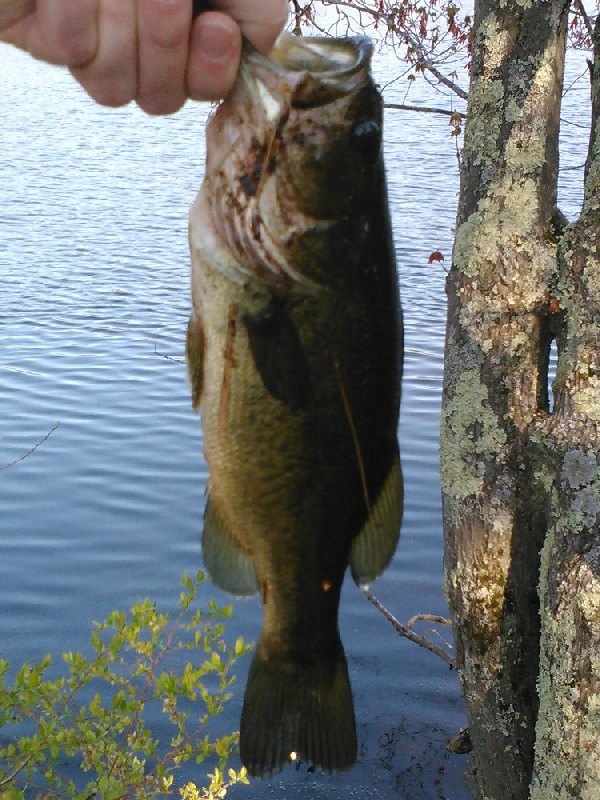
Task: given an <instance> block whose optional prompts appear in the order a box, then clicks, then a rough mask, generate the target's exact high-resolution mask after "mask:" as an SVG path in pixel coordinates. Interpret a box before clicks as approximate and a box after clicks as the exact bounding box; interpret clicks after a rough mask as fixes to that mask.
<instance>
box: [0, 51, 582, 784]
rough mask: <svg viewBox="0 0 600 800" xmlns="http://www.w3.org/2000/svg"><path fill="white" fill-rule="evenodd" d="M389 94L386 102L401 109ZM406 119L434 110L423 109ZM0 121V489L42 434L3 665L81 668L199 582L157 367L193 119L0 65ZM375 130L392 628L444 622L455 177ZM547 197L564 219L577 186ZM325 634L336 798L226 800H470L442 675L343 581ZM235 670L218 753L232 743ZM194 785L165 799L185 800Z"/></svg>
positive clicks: (169, 409) (6, 532)
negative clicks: (346, 756)
mask: <svg viewBox="0 0 600 800" xmlns="http://www.w3.org/2000/svg"><path fill="white" fill-rule="evenodd" d="M396 91H397V93H398V96H397V97H394V96H393V89H391V90H390V93H388V99H390V100H393V99H395V100H396V101H401V100H402V94H403V90H401V89H397V90H396ZM574 97H575V99H574V101H573V102H574V103H575V108H576V106H577V104H581V105H583V100H582V99H581V96H580V98H579V100H578V99H577V96H574ZM421 99H422V100H423V101H424V102H432V103H435V104H437V105H439V104H440V100H439V98H437V97H436V96H435V93H434V92H432V93H431V95H430V96H423V98H421ZM412 100H413V101H414V97H413V98H412ZM0 112H1V118H2V126H1V128H0V176H1V180H2V193H1V199H0V436H1V437H2V438H1V439H0V467H2V465H4V464H8V463H9V462H12V461H13V460H15V459H18V458H20V456H22V455H23V454H25V453H27V452H28V451H29V450H30V449H31V448H32V447H33V445H35V444H36V442H38V441H40V440H41V439H43V438H44V437H45V436H46V434H47V433H48V432H49V431H50V430H52V428H53V427H54V426H55V424H56V423H57V422H60V427H59V428H58V429H57V430H55V431H54V432H53V433H52V435H51V436H50V437H49V438H48V440H47V441H45V442H44V443H43V444H42V445H41V446H40V447H39V448H38V449H37V450H36V451H35V452H34V453H33V454H32V455H31V456H29V457H27V458H25V459H24V460H21V461H19V462H18V463H16V464H15V465H14V466H11V467H10V468H9V469H4V470H1V471H0V657H1V658H7V659H8V660H9V661H10V662H11V663H12V664H14V665H15V666H17V665H20V664H22V663H23V662H24V661H35V660H37V659H40V658H41V657H42V656H43V655H44V654H46V653H48V652H50V653H53V654H54V655H55V656H58V655H59V654H60V653H62V652H63V651H67V650H81V649H85V648H86V647H87V645H88V642H89V634H90V630H91V624H90V623H91V620H100V619H103V618H104V617H105V616H106V615H107V613H108V612H110V611H111V610H112V609H114V608H119V609H121V610H126V609H128V608H129V607H130V606H131V605H132V603H134V602H135V601H136V600H137V599H139V598H141V597H146V596H150V597H151V598H152V599H153V600H156V601H157V602H158V604H159V607H161V608H163V609H174V608H175V606H176V604H177V599H178V596H179V589H180V576H181V574H182V573H183V571H184V570H187V571H188V572H190V573H193V572H195V571H196V570H197V569H199V568H200V567H201V557H200V544H199V537H200V528H201V519H202V512H203V508H204V486H205V481H206V478H207V471H206V465H205V462H204V460H203V458H202V436H201V429H200V423H199V420H198V418H197V417H196V416H195V414H193V412H192V410H191V407H190V398H189V393H188V389H187V385H186V379H185V368H184V366H183V364H182V363H180V362H178V361H174V360H169V359H166V358H164V357H162V355H160V354H163V355H167V356H170V357H172V358H174V359H180V358H182V355H183V348H184V337H185V327H186V323H187V317H188V313H189V286H188V284H189V257H188V250H187V212H188V209H189V207H190V205H191V203H192V201H193V199H194V196H195V194H196V192H197V189H198V187H199V185H200V181H201V177H202V170H203V159H204V151H203V148H204V138H203V130H204V122H205V118H206V113H207V108H206V107H204V106H198V105H193V104H188V106H186V108H185V109H183V110H182V111H181V112H180V113H178V114H177V115H175V116H174V117H170V118H167V119H152V118H149V117H146V116H145V115H143V114H142V113H141V112H140V111H139V110H138V109H137V108H134V107H131V108H126V109H120V110H107V109H102V108H99V107H97V106H95V105H94V104H93V103H92V102H91V101H90V100H88V99H87V98H86V96H85V95H84V94H83V92H82V91H81V90H80V89H79V88H78V87H77V86H76V84H75V83H74V82H73V81H72V79H71V78H70V77H69V76H68V75H67V74H66V73H64V72H62V71H60V70H58V69H55V68H52V67H49V66H46V65H43V64H38V63H35V62H33V61H31V60H29V59H27V58H26V57H23V56H21V55H20V54H18V53H16V52H14V51H13V50H11V49H9V48H7V47H0ZM387 119H388V122H387V129H386V137H385V138H386V160H387V168H388V174H389V183H390V199H391V204H392V215H393V221H394V227H395V234H396V243H397V254H398V265H399V271H400V280H401V287H402V300H403V306H404V311H405V322H406V360H405V379H404V388H403V406H402V418H401V425H400V442H401V448H402V460H403V467H404V475H405V480H406V512H405V521H404V526H403V532H402V536H401V540H400V544H399V547H398V551H397V553H396V556H395V558H394V561H393V563H392V565H391V566H390V568H389V569H388V571H387V572H386V573H385V575H384V576H383V577H382V578H381V579H380V580H379V581H378V582H377V583H376V585H375V586H374V587H373V591H374V593H375V594H376V595H377V597H378V598H379V599H380V600H381V601H382V602H383V603H384V604H385V605H386V606H387V607H388V608H389V609H390V610H391V611H392V612H393V613H394V614H395V615H396V617H397V618H399V619H400V620H401V621H406V620H407V619H409V618H410V617H412V616H413V615H414V614H418V613H421V612H427V613H430V614H444V615H446V614H447V610H446V607H445V603H444V599H443V595H442V589H441V583H442V530H441V513H440V489H439V482H438V474H437V471H438V444H437V438H438V424H439V405H440V393H441V381H442V364H443V335H444V322H445V294H444V280H445V273H444V269H443V267H442V266H441V265H440V264H436V263H434V264H433V265H429V264H428V256H429V255H430V253H431V252H432V251H433V250H438V249H439V250H441V252H442V253H443V254H444V256H445V258H446V264H448V263H449V260H450V253H451V243H452V227H453V224H454V217H455V205H456V196H457V189H458V178H457V162H456V151H455V141H454V140H453V139H452V138H451V137H450V135H449V131H450V128H449V126H448V123H447V119H446V118H444V117H439V116H433V115H416V114H406V113H405V114H400V113H398V112H390V113H389V114H388V118H387ZM579 121H580V122H581V121H582V120H579ZM567 133H568V134H569V136H570V138H569V139H568V141H567V143H566V145H565V152H566V161H568V162H569V163H570V164H582V163H583V160H584V152H583V151H582V150H581V141H580V139H577V138H576V137H577V136H579V137H581V136H584V135H585V132H581V131H580V130H579V129H576V128H574V127H573V128H572V129H571V130H569V131H567ZM574 137H575V138H574ZM565 178H566V180H567V183H566V184H565V186H566V195H567V201H566V203H565V204H564V206H563V210H565V211H567V212H568V213H570V214H571V215H572V214H574V213H575V211H576V206H577V202H578V200H579V194H578V192H579V188H578V181H579V179H580V172H569V173H565ZM156 351H158V354H157V352H156ZM210 597H216V598H217V600H218V601H219V602H221V603H229V602H230V598H229V597H227V596H226V595H223V594H221V593H220V592H218V590H216V589H214V588H213V587H212V585H211V584H210V583H206V584H205V585H204V587H203V598H202V602H206V601H207V600H208V599H209V598H210ZM340 625H341V631H342V638H343V640H344V643H345V647H346V652H347V655H348V662H349V670H350V677H351V680H352V684H353V688H354V696H355V705H356V716H357V723H358V735H359V749H360V756H359V761H358V764H357V766H356V767H355V769H354V770H352V771H351V772H350V773H348V774H343V775H335V776H323V775H320V774H310V773H307V772H306V770H305V769H303V768H300V769H299V770H295V769H294V768H292V767H290V768H288V769H287V770H285V771H284V772H283V773H282V774H281V775H278V776H276V777H275V778H273V779H271V780H269V781H266V782H261V781H253V782H252V784H251V785H250V787H239V788H236V789H234V790H232V791H231V792H230V795H229V796H231V797H232V798H258V797H273V798H277V800H285V798H326V797H327V798H333V799H334V800H335V798H340V799H341V798H363V797H364V798H367V797H381V798H394V797H397V798H406V799H407V800H431V799H432V798H446V800H467V798H468V793H467V791H466V789H465V788H464V785H463V783H462V778H461V775H462V770H463V767H464V757H463V756H455V755H449V754H448V753H447V752H446V743H447V740H448V739H449V738H450V737H451V736H453V735H454V734H455V733H456V732H457V731H458V730H459V728H460V727H461V726H462V725H463V724H464V715H463V711H462V703H461V699H460V695H459V687H458V681H457V677H456V675H455V673H453V672H451V671H449V670H448V668H447V667H446V666H445V665H444V664H443V663H442V662H441V661H440V660H438V659H437V658H436V657H435V656H433V655H431V654H430V653H428V652H426V651H424V650H422V649H420V648H419V647H417V646H416V645H414V644H411V643H410V642H408V641H407V640H404V639H401V638H399V637H398V636H397V635H396V633H395V632H394V630H393V629H392V628H391V626H390V625H389V623H388V622H387V621H386V620H385V619H384V617H383V616H382V615H381V614H380V613H379V612H378V611H377V610H376V609H375V608H374V607H373V606H372V605H371V604H370V603H369V602H368V601H367V600H366V598H365V597H364V596H363V594H362V593H361V592H360V591H359V590H357V588H356V587H355V586H354V584H353V583H352V582H351V581H347V583H346V585H345V587H344V591H343V598H342V608H341V614H340ZM259 627H260V604H259V602H258V600H257V599H254V600H246V601H239V602H236V603H235V605H234V617H233V620H232V621H231V622H230V623H229V634H230V636H231V638H232V639H235V637H236V636H238V635H239V634H242V635H243V636H244V637H245V638H246V639H248V640H255V639H256V637H257V634H258V631H259ZM440 633H441V634H442V635H443V636H444V637H446V638H449V634H448V632H447V631H445V630H443V629H442V630H441V631H440ZM434 638H435V635H434ZM436 641H439V640H438V639H436ZM248 663H249V657H246V658H245V659H243V661H242V663H241V665H240V669H239V678H238V683H237V684H236V688H235V696H234V699H233V700H232V701H231V703H230V704H229V706H228V709H227V711H226V712H225V714H224V716H223V718H222V719H219V721H218V729H219V730H221V731H222V730H227V729H228V730H233V729H235V728H237V726H238V723H239V713H240V709H241V702H242V694H243V687H244V684H245V676H246V671H247V668H248ZM204 766H205V765H203V768H204ZM234 766H236V765H234ZM205 771H206V770H205V769H203V771H202V772H201V771H200V768H198V769H197V770H193V769H192V770H191V771H190V772H189V773H186V775H185V778H186V779H188V780H190V779H193V780H196V781H197V782H198V784H199V785H201V784H202V782H203V780H204V778H203V774H205Z"/></svg>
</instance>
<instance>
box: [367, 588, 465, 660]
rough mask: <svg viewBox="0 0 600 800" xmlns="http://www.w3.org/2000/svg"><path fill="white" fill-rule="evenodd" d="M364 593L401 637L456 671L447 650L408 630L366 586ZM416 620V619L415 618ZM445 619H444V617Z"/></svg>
mask: <svg viewBox="0 0 600 800" xmlns="http://www.w3.org/2000/svg"><path fill="white" fill-rule="evenodd" d="M362 590H363V592H364V593H365V595H366V596H367V598H368V599H369V600H370V601H371V602H372V603H373V605H374V606H375V608H378V609H379V611H381V613H382V614H383V616H384V617H385V618H386V619H387V620H388V621H389V622H391V623H392V625H393V626H394V628H395V629H396V631H397V632H398V633H399V634H400V636H405V637H406V638H407V639H410V641H411V642H414V643H415V644H418V645H419V646H420V647H424V648H425V649H426V650H429V652H430V653H434V655H436V656H438V657H439V658H441V659H442V661H444V662H445V663H446V664H448V666H449V667H450V668H451V669H456V668H457V667H456V661H454V659H453V658H451V657H450V656H449V655H448V653H447V652H446V651H445V650H442V648H441V647H438V646H437V645H435V644H433V643H432V642H430V641H429V639H426V638H425V637H424V636H418V635H417V634H416V633H415V632H414V631H412V630H411V629H410V628H408V627H407V626H406V625H403V624H402V623H401V622H398V620H397V619H396V617H395V616H394V615H393V614H392V613H391V612H390V611H388V610H387V608H386V607H385V606H384V605H383V604H382V603H380V602H379V600H378V599H377V598H376V597H374V595H372V594H371V592H370V591H369V590H368V589H367V587H366V586H363V587H362ZM413 619H414V617H413ZM442 619H443V617H442Z"/></svg>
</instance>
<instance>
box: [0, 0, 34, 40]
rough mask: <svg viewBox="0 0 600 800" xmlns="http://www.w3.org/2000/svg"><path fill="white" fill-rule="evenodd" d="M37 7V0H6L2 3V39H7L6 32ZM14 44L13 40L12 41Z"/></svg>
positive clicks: (0, 12) (0, 11)
mask: <svg viewBox="0 0 600 800" xmlns="http://www.w3.org/2000/svg"><path fill="white" fill-rule="evenodd" d="M34 9H35V0H4V2H3V3H1V4H0V39H2V41H3V42H4V41H6V39H5V38H4V32H5V31H6V30H7V28H10V27H12V26H13V25H16V23H17V22H19V21H20V20H22V19H24V18H25V17H26V16H27V15H28V14H31V12H32V11H33V10H34ZM11 44H12V42H11Z"/></svg>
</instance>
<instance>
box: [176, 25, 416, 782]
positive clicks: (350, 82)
mask: <svg viewBox="0 0 600 800" xmlns="http://www.w3.org/2000/svg"><path fill="white" fill-rule="evenodd" d="M371 53H372V45H371V43H370V41H369V40H368V39H366V38H352V39H337V40H336V39H317V38H313V39H300V38H296V37H293V36H290V35H283V36H282V37H281V39H280V40H279V42H278V43H277V45H276V46H275V48H274V50H273V52H272V53H271V54H270V57H267V56H264V55H261V54H260V53H258V52H257V51H255V50H254V49H253V48H252V47H251V46H249V45H247V46H246V49H245V52H244V56H243V59H242V65H241V68H240V73H239V78H238V80H237V83H236V86H235V88H234V91H233V93H232V94H231V95H230V96H229V97H228V98H227V99H226V100H225V101H224V102H223V103H222V104H221V105H220V107H219V108H218V110H217V111H216V113H215V114H214V115H213V117H212V118H211V120H210V121H209V124H208V126H207V132H206V137H207V161H206V173H205V178H204V182H203V184H202V187H201V189H200V192H199V194H198V198H197V200H196V202H195V203H194V205H193V207H192V210H191V213H190V246H191V256H192V301H193V312H192V316H191V319H190V324H189V328H188V338H187V358H188V370H189V375H190V380H191V385H192V394H193V405H194V407H195V408H196V409H198V410H199V411H200V412H201V416H202V426H203V433H204V452H205V456H206V460H207V462H208V466H209V472H210V480H209V487H208V500H207V505H206V511H205V516H204V532H203V556H204V561H205V565H206V568H207V570H208V571H209V573H210V575H211V577H212V579H213V581H214V582H215V583H216V584H217V585H218V586H220V587H222V588H223V589H224V590H226V591H228V592H231V593H233V594H236V595H244V594H252V593H254V592H256V591H258V592H260V594H261V596H262V601H263V609H264V616H263V627H262V632H261V635H260V639H259V641H258V643H257V646H256V651H255V654H254V658H253V661H252V664H251V667H250V673H249V677H248V683H247V687H246V692H245V698H244V707H243V711H242V719H241V729H240V753H241V758H242V761H243V763H244V764H245V765H246V767H247V768H248V771H249V772H250V774H252V775H259V776H260V775H263V774H265V773H272V772H273V771H275V770H277V769H280V768H281V767H282V766H283V765H284V764H285V763H286V762H287V761H289V760H290V759H294V758H295V757H300V758H303V759H305V760H306V761H307V762H309V763H310V764H312V765H315V766H318V767H321V768H323V769H325V770H327V771H333V770H340V769H347V768H349V767H351V766H352V765H353V764H354V762H355V760H356V750H357V744H356V731H355V720H354V710H353V701H352V692H351V688H350V683H349V680H348V669H347V665H346V658H345V655H344V649H343V647H342V644H341V641H340V636H339V633H338V605H339V600H340V590H341V586H342V581H343V579H344V573H345V570H346V567H347V566H348V565H349V566H350V571H351V573H352V576H353V578H354V580H355V581H356V582H357V583H359V584H362V583H368V582H370V581H372V580H373V579H374V578H376V577H377V575H379V574H380V573H381V572H382V570H383V569H384V568H385V567H386V566H387V564H388V563H389V561H390V559H391V558H392V555H393V553H394V550H395V547H396V543H397V540H398V535H399V530H400V522H401V517H402V478H401V472H400V461H399V453H398V443H397V425H398V410H399V402H400V377H401V363H402V321H401V314H400V306H399V300H398V285H397V276H396V266H395V259H394V249H393V244H392V239H391V232H390V221H389V215H388V207H387V191H386V183H385V174H384V167H383V160H382V148H381V136H382V132H381V131H382V127H381V126H382V103H381V98H380V96H379V94H378V92H377V90H376V88H375V85H374V83H373V79H372V78H371V76H370V60H371Z"/></svg>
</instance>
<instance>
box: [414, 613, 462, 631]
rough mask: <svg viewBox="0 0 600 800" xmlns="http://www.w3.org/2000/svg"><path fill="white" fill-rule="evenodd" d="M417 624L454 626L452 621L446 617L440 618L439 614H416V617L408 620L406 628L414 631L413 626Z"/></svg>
mask: <svg viewBox="0 0 600 800" xmlns="http://www.w3.org/2000/svg"><path fill="white" fill-rule="evenodd" d="M417 622H438V623H439V624H440V625H452V620H451V619H446V617H438V616H437V614H415V616H414V617H411V618H410V619H409V620H408V622H407V623H406V627H407V628H410V629H411V630H412V628H413V626H414V625H415V623H417Z"/></svg>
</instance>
